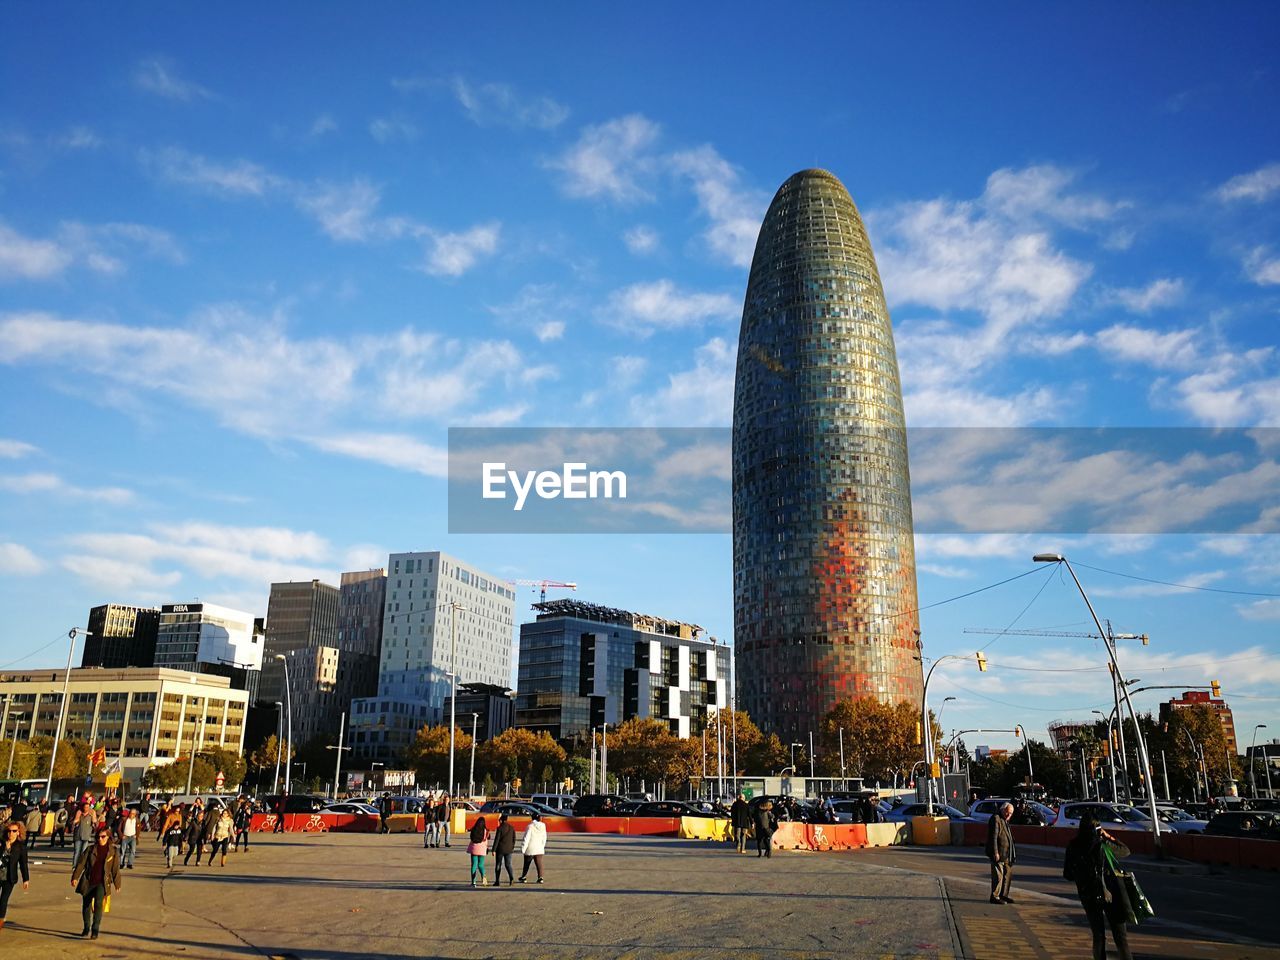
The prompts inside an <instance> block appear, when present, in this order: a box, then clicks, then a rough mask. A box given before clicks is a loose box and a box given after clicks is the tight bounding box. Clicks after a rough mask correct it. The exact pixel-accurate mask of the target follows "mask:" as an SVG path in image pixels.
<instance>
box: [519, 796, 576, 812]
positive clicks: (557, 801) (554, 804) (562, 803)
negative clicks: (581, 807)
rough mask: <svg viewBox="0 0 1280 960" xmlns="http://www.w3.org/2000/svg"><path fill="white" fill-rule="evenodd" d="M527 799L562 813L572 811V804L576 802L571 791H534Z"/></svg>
mask: <svg viewBox="0 0 1280 960" xmlns="http://www.w3.org/2000/svg"><path fill="white" fill-rule="evenodd" d="M529 801H530V802H531V803H540V804H542V805H543V806H546V807H550V808H551V809H552V810H559V811H561V812H562V813H572V812H573V805H574V804H575V803H577V802H578V798H577V796H575V795H574V794H572V793H535V794H534V795H533V796H532V797H530V798H529Z"/></svg>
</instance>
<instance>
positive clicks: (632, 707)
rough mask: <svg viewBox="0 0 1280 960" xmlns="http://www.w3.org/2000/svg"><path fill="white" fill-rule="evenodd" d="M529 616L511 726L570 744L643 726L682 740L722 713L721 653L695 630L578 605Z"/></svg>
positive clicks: (563, 603) (724, 660) (541, 608)
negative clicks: (630, 723) (600, 731)
mask: <svg viewBox="0 0 1280 960" xmlns="http://www.w3.org/2000/svg"><path fill="white" fill-rule="evenodd" d="M533 608H534V609H535V610H537V611H538V614H537V617H536V619H535V620H534V621H533V622H532V623H523V624H521V625H520V670H519V675H518V680H517V684H516V687H517V693H516V726H518V727H526V728H529V729H531V730H545V731H547V732H548V733H550V734H551V736H552V737H554V738H555V739H556V740H561V741H570V740H573V739H575V738H579V737H583V736H586V735H587V734H589V732H590V731H591V730H593V729H595V728H597V727H599V726H600V725H601V724H604V723H609V724H616V723H621V722H622V721H624V720H630V719H631V718H633V717H650V718H653V719H655V720H659V721H661V722H663V723H665V724H667V726H668V727H669V728H670V729H671V732H672V733H674V734H675V735H676V736H679V737H690V736H698V735H699V734H700V733H701V732H702V730H703V728H704V727H705V726H706V724H707V721H708V719H709V718H710V717H712V716H714V715H715V713H716V711H718V710H723V709H726V708H727V707H728V690H729V679H730V677H729V656H730V654H729V649H728V647H727V646H724V645H722V644H719V643H717V642H716V641H714V640H711V639H707V638H706V637H704V636H703V629H702V628H701V627H699V626H698V625H697V624H693V623H685V622H683V621H679V620H668V619H666V618H664V617H654V616H648V615H646V614H640V613H633V612H631V611H629V610H619V609H615V608H613V607H603V606H599V605H597V604H594V603H585V602H582V601H579V600H549V601H545V602H543V603H535V604H534V605H533Z"/></svg>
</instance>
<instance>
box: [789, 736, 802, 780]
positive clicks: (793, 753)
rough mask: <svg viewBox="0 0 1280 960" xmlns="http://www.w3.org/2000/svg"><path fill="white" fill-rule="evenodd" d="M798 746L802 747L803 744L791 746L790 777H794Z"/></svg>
mask: <svg viewBox="0 0 1280 960" xmlns="http://www.w3.org/2000/svg"><path fill="white" fill-rule="evenodd" d="M799 746H803V744H799V743H793V744H791V775H792V776H793V777H794V776H795V775H796V747H799Z"/></svg>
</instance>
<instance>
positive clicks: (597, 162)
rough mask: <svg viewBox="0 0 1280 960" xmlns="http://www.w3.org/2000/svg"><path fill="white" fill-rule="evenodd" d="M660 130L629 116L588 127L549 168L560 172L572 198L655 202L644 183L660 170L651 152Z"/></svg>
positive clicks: (640, 117) (637, 116) (649, 122)
mask: <svg viewBox="0 0 1280 960" xmlns="http://www.w3.org/2000/svg"><path fill="white" fill-rule="evenodd" d="M659 129H660V128H659V127H658V125H657V124H656V123H654V122H653V121H652V120H649V119H647V118H646V117H643V116H641V115H639V114H634V113H633V114H629V115H628V116H625V117H619V118H617V119H615V120H610V121H608V122H607V123H602V124H599V125H598V126H592V127H586V128H585V129H584V130H583V131H582V135H581V136H580V137H579V138H578V142H577V143H575V144H574V145H573V146H571V147H570V148H569V149H567V150H566V151H565V152H564V153H562V154H561V155H560V156H559V157H557V158H556V159H554V160H551V161H548V163H547V166H548V167H549V168H550V169H552V170H558V171H560V173H561V175H562V187H563V189H564V191H565V193H567V194H568V195H569V196H571V197H604V198H607V199H610V200H614V201H617V202H619V203H633V202H637V201H641V200H649V199H652V196H651V194H650V193H649V191H648V190H646V189H645V188H644V187H642V186H641V184H640V180H641V179H642V178H643V177H645V176H646V175H647V174H649V173H651V172H652V171H653V170H654V169H655V166H656V163H655V159H654V157H653V155H652V153H651V152H650V150H651V148H652V147H653V145H654V143H655V142H656V141H657V139H658V134H659Z"/></svg>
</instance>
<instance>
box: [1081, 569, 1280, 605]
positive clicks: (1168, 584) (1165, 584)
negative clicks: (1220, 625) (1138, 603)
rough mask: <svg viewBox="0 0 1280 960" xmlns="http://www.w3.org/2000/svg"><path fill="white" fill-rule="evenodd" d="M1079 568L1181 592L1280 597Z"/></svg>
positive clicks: (1113, 571) (1132, 574)
mask: <svg viewBox="0 0 1280 960" xmlns="http://www.w3.org/2000/svg"><path fill="white" fill-rule="evenodd" d="M1075 565H1076V566H1077V567H1083V568H1084V569H1086V570H1094V571H1096V572H1098V573H1105V574H1107V575H1108V576H1112V577H1124V578H1125V579H1126V580H1141V581H1142V582H1143V583H1157V584H1159V585H1160V586H1162V587H1177V588H1178V589H1179V590H1200V591H1202V592H1204V593H1228V594H1231V595H1232V596H1237V597H1280V593H1262V592H1260V591H1258V590H1228V589H1226V588H1225V587H1198V586H1196V585H1195V584H1191V583H1173V582H1171V581H1169V580H1156V579H1154V578H1153V577H1140V576H1138V575H1137V574H1136V573H1121V572H1120V571H1119V570H1107V569H1106V568H1105V567H1094V566H1090V565H1089V564H1087V563H1081V562H1080V561H1079V560H1077V561H1075Z"/></svg>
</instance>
